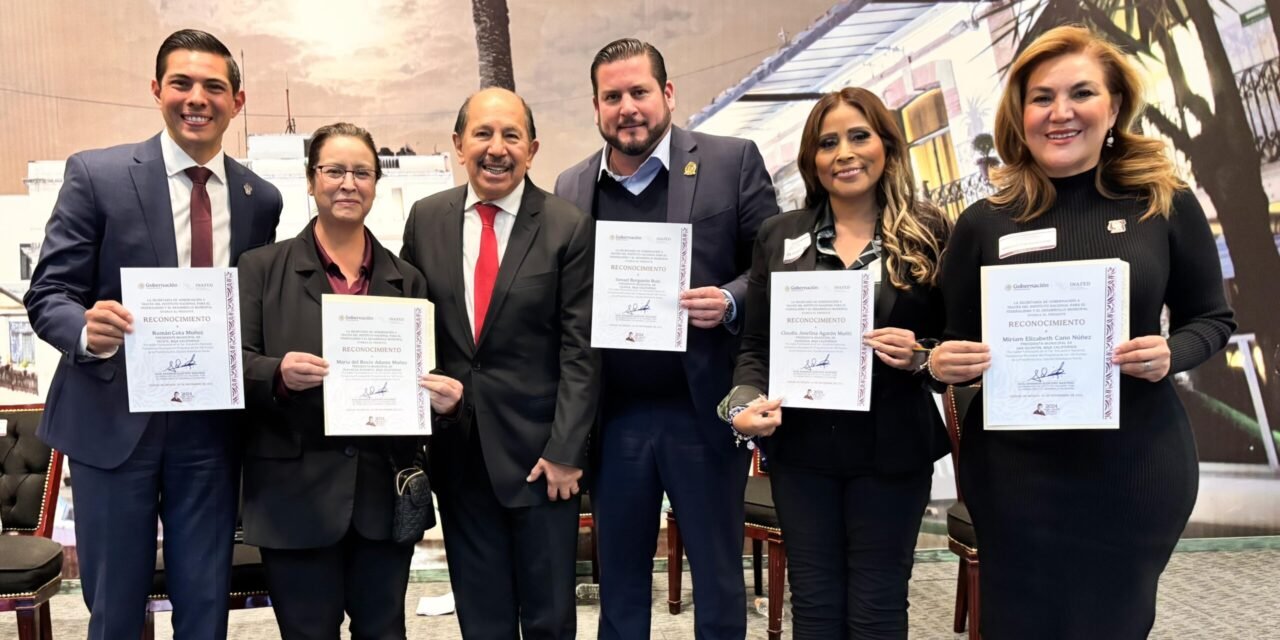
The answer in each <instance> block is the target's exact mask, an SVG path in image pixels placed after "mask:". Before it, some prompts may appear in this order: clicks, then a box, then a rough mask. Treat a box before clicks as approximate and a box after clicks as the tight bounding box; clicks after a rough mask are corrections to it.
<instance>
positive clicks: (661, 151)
mask: <svg viewBox="0 0 1280 640" xmlns="http://www.w3.org/2000/svg"><path fill="white" fill-rule="evenodd" d="M610 149H611V147H610V146H609V145H607V144H606V145H604V149H603V150H601V151H600V175H598V176H596V182H599V181H600V178H601V176H606V175H607V176H609V177H610V178H613V179H614V181H616V182H617V183H618V184H620V185H622V187H623V188H624V189H626V190H627V191H630V192H631V195H633V196H634V195H640V193H641V192H643V191H644V190H645V189H647V188H649V184H650V183H652V182H653V178H654V176H656V175H658V170H659V169H661V168H663V167H666V168H667V170H668V171H670V170H671V166H670V165H671V127H667V132H666V133H665V134H663V136H662V139H661V140H659V141H658V146H656V147H654V148H653V153H650V154H649V157H648V158H645V160H644V162H642V163H640V168H639V169H636V172H635V173H633V174H631V175H629V176H621V175H618V174H616V173H614V172H613V171H612V170H610V169H609V151H610Z"/></svg>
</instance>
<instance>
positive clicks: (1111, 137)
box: [1107, 127, 1116, 149]
mask: <svg viewBox="0 0 1280 640" xmlns="http://www.w3.org/2000/svg"><path fill="white" fill-rule="evenodd" d="M1114 146H1116V130H1115V128H1114V127H1113V128H1111V129H1107V148H1108V149H1110V148H1111V147H1114Z"/></svg>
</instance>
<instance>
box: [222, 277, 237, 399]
mask: <svg viewBox="0 0 1280 640" xmlns="http://www.w3.org/2000/svg"><path fill="white" fill-rule="evenodd" d="M222 294H223V302H225V303H226V304H225V305H224V308H225V309H226V311H227V375H228V377H229V378H230V379H231V402H232V403H233V404H238V403H239V402H240V368H239V367H238V366H236V356H238V355H239V354H240V314H239V313H236V308H235V307H236V305H235V303H236V278H235V273H234V272H232V271H227V272H225V273H223V274H222Z"/></svg>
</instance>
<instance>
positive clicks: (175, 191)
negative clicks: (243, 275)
mask: <svg viewBox="0 0 1280 640" xmlns="http://www.w3.org/2000/svg"><path fill="white" fill-rule="evenodd" d="M160 154H161V156H163V158H164V172H165V175H166V176H168V184H169V207H170V210H171V211H172V212H173V239H174V241H175V246H176V248H177V250H178V266H179V267H190V266H191V188H192V184H191V178H189V177H187V174H186V170H187V169H188V168H190V167H198V166H204V167H205V168H207V169H209V170H210V171H212V172H213V175H212V176H209V182H207V183H206V184H205V190H206V191H208V192H209V205H210V207H209V210H210V213H211V214H212V218H213V266H215V267H228V266H231V205H230V198H229V196H228V193H227V162H226V154H225V153H224V152H223V151H222V150H218V155H216V156H214V157H213V158H212V159H210V160H209V162H208V163H207V164H204V165H201V164H200V163H198V162H196V161H195V160H192V159H191V156H189V155H187V152H186V151H183V150H182V147H179V146H178V143H177V142H175V141H174V139H173V137H172V136H170V135H169V131H168V130H165V131H164V132H162V133H161V134H160ZM477 246H478V245H477ZM78 351H79V352H80V356H81V357H96V358H110V357H111V356H114V355H115V354H116V349H112V350H111V351H110V352H108V353H101V354H93V353H89V330H88V327H86V328H84V329H81V330H80V346H79V349H78Z"/></svg>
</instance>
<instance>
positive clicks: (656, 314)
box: [591, 222, 693, 351]
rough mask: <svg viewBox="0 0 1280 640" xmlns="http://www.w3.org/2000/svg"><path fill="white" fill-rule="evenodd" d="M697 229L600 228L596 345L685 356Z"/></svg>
mask: <svg viewBox="0 0 1280 640" xmlns="http://www.w3.org/2000/svg"><path fill="white" fill-rule="evenodd" d="M692 246H693V226H692V225H688V224H667V223H661V222H598V223H596V262H595V289H594V292H593V295H592V301H591V346H592V347H595V348H597V349H638V350H644V351H684V350H685V344H686V342H687V340H688V337H689V335H688V334H689V314H688V312H687V311H685V310H684V308H683V307H681V306H680V292H681V291H684V290H685V289H688V288H689V258H690V251H691V247H692Z"/></svg>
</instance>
